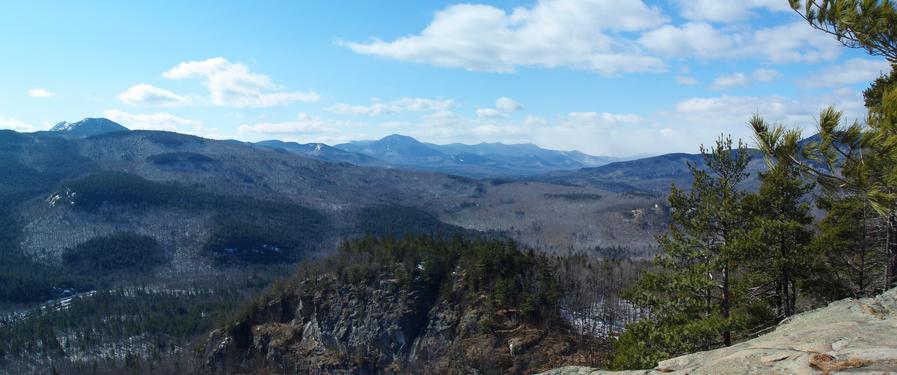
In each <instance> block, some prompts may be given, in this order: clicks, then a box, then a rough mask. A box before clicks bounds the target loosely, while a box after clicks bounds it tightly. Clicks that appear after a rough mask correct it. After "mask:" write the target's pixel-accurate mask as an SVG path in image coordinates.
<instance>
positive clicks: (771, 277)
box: [744, 163, 813, 319]
mask: <svg viewBox="0 0 897 375" xmlns="http://www.w3.org/2000/svg"><path fill="white" fill-rule="evenodd" d="M760 179H761V185H760V190H759V192H757V193H756V194H753V195H751V196H750V198H749V199H748V200H747V201H748V206H749V207H750V216H751V219H752V223H751V230H750V235H749V240H746V241H744V245H745V249H746V253H745V255H746V256H745V258H744V259H745V265H746V266H748V267H750V271H751V272H749V274H750V275H752V276H754V277H755V279H754V280H753V281H752V282H751V290H752V291H753V292H752V297H754V298H758V299H760V300H765V301H768V302H769V303H770V304H771V305H772V306H774V311H775V315H774V317H775V318H776V319H781V318H784V317H787V316H791V315H794V314H795V313H796V312H797V296H798V283H799V282H800V281H802V280H804V279H805V278H806V277H807V276H808V268H809V265H810V264H811V259H812V258H811V256H810V243H811V241H812V239H813V232H812V230H811V229H810V226H809V225H810V224H811V223H812V222H813V217H812V216H810V205H809V204H808V203H806V202H805V199H804V197H805V196H806V195H807V193H809V192H810V191H811V190H812V189H813V185H812V184H808V183H806V182H804V180H803V179H802V178H801V175H800V170H799V169H798V168H797V167H795V166H794V165H791V164H788V163H779V164H776V165H772V166H771V168H770V169H769V170H768V171H767V172H765V173H761V174H760Z"/></svg>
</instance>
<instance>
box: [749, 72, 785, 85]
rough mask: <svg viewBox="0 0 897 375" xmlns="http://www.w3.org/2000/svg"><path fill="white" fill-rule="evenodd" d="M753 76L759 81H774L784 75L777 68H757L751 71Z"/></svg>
mask: <svg viewBox="0 0 897 375" xmlns="http://www.w3.org/2000/svg"><path fill="white" fill-rule="evenodd" d="M751 77H752V78H753V79H754V80H755V81H757V82H772V81H775V80H777V79H779V78H782V77H783V75H782V73H781V72H779V71H778V70H775V69H757V70H755V71H754V72H753V73H751Z"/></svg>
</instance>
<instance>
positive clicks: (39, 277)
mask: <svg viewBox="0 0 897 375" xmlns="http://www.w3.org/2000/svg"><path fill="white" fill-rule="evenodd" d="M18 235H19V225H18V223H16V222H15V220H14V219H13V218H12V217H11V216H10V215H8V214H6V213H5V212H2V211H0V302H13V303H26V302H35V301H45V300H47V299H49V298H53V297H55V296H56V295H57V294H58V293H57V292H54V288H56V289H58V288H76V287H84V286H86V285H85V283H84V282H82V281H79V280H76V279H75V277H73V276H71V275H67V274H65V273H63V272H62V270H61V269H59V268H58V267H52V266H48V265H45V264H41V263H37V262H35V261H33V260H32V259H31V258H29V257H27V256H25V254H22V252H21V251H20V250H19V248H18V244H17V243H16V239H17V237H18Z"/></svg>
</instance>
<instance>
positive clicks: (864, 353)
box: [544, 289, 897, 375]
mask: <svg viewBox="0 0 897 375" xmlns="http://www.w3.org/2000/svg"><path fill="white" fill-rule="evenodd" d="M661 373H664V374H693V375H697V374H818V373H824V374H836V373H844V374H856V373H872V374H893V373H897V289H891V290H889V291H887V292H885V293H883V294H881V295H879V296H878V297H876V298H865V299H858V300H855V299H846V300H841V301H837V302H834V303H832V304H830V305H829V306H827V307H824V308H821V309H817V310H814V311H810V312H806V313H803V314H800V315H796V316H794V317H792V318H791V319H788V320H787V321H785V322H783V323H782V324H781V325H780V326H779V327H778V328H777V329H776V330H775V331H773V332H771V333H768V334H766V335H763V336H760V337H758V338H756V339H753V340H749V341H746V342H742V343H739V344H736V345H733V346H731V347H728V348H721V349H717V350H711V351H706V352H701V353H694V354H689V355H685V356H682V357H678V358H673V359H670V360H666V361H663V362H660V364H659V365H658V366H657V367H656V368H655V369H652V370H640V371H625V372H607V371H599V370H596V369H591V368H586V367H564V368H559V369H555V370H551V371H548V372H545V373H544V374H545V375H574V374H575V375H580V374H581V375H603V374H620V375H628V374H661Z"/></svg>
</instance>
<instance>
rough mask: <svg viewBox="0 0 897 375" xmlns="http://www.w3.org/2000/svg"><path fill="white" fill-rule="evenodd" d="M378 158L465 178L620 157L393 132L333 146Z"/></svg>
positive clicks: (532, 172) (541, 170) (508, 174)
mask: <svg viewBox="0 0 897 375" xmlns="http://www.w3.org/2000/svg"><path fill="white" fill-rule="evenodd" d="M333 147H335V148H338V149H341V150H343V151H347V152H353V153H358V154H362V155H366V156H369V157H371V158H374V159H377V160H382V161H384V162H386V163H388V164H390V165H393V166H396V167H400V168H406V169H415V170H423V171H433V172H440V173H449V174H458V175H462V176H468V177H511V176H527V175H538V174H544V173H547V172H553V171H563V170H576V169H579V168H585V167H595V166H600V165H604V164H607V163H610V162H613V161H617V160H623V159H620V158H614V157H608V156H592V155H586V154H584V153H582V152H579V151H557V150H549V149H543V148H541V147H539V146H536V145H534V144H532V143H525V144H511V145H508V144H503V143H479V144H475V145H467V144H461V143H452V144H447V145H437V144H433V143H424V142H420V141H418V140H416V139H414V138H412V137H409V136H405V135H399V134H393V135H390V136H387V137H384V138H382V139H380V140H368V141H353V142H349V143H343V144H339V145H335V146H333Z"/></svg>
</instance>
